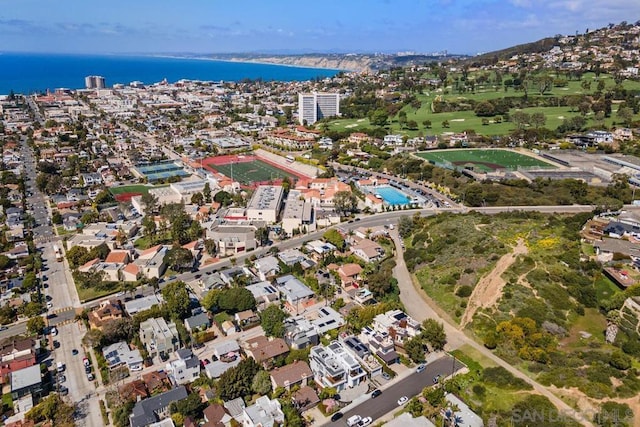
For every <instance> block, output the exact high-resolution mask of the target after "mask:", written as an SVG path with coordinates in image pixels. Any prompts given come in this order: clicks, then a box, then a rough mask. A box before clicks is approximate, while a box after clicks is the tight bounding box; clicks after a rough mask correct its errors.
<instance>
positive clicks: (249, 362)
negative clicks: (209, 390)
mask: <svg viewBox="0 0 640 427" xmlns="http://www.w3.org/2000/svg"><path fill="white" fill-rule="evenodd" d="M259 370H260V367H259V366H258V364H257V363H256V361H255V360H253V358H251V357H248V358H246V359H244V360H243V361H242V362H240V363H239V364H238V365H237V366H234V367H233V368H231V369H228V370H227V371H226V372H224V373H223V374H222V375H221V376H220V379H219V380H218V396H219V397H220V399H222V400H224V401H228V400H233V399H235V398H237V397H244V396H250V395H251V391H252V388H251V386H252V385H253V378H254V377H255V376H256V374H257V373H258V371H259Z"/></svg>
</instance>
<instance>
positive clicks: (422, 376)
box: [324, 355, 464, 427]
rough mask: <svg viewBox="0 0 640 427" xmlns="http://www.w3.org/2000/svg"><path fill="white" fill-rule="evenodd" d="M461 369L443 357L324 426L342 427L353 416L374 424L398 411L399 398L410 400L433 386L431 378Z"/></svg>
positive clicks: (368, 398)
mask: <svg viewBox="0 0 640 427" xmlns="http://www.w3.org/2000/svg"><path fill="white" fill-rule="evenodd" d="M462 367H464V365H462V364H461V363H460V362H458V361H457V360H454V359H453V358H452V357H451V356H448V355H447V356H443V357H441V358H439V359H437V360H434V361H433V362H431V363H429V364H427V367H426V368H425V370H424V371H422V372H420V373H417V372H415V370H413V371H412V373H411V374H410V375H409V376H407V377H405V378H403V379H402V380H401V381H398V382H395V383H393V384H392V385H390V386H388V387H386V388H385V387H382V388H381V390H382V394H381V395H380V396H378V397H376V398H371V395H370V394H369V395H368V396H367V397H365V398H364V401H363V402H362V403H359V404H357V405H356V406H354V407H351V408H350V409H348V410H347V411H344V412H343V413H344V416H343V417H342V419H340V420H338V421H335V422H328V423H325V424H324V425H325V426H341V427H342V426H344V425H345V423H346V420H347V419H348V418H349V417H351V416H353V415H360V416H361V417H371V418H372V419H373V420H374V422H375V420H377V419H378V418H381V417H382V416H384V415H386V414H387V413H389V412H391V411H394V410H396V409H398V399H399V398H400V397H402V396H407V397H409V398H411V397H413V396H416V395H417V394H419V393H420V392H421V391H422V389H423V388H425V387H426V386H430V385H433V378H434V377H435V376H436V375H440V376H442V377H447V376H449V375H451V374H452V372H455V371H458V370H459V369H461V368H462Z"/></svg>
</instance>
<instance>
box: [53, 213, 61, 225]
mask: <svg viewBox="0 0 640 427" xmlns="http://www.w3.org/2000/svg"><path fill="white" fill-rule="evenodd" d="M62 221H63V219H62V215H61V214H60V212H58V211H54V212H53V214H52V215H51V222H52V223H54V224H56V225H60V224H62Z"/></svg>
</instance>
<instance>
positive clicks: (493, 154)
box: [416, 149, 555, 172]
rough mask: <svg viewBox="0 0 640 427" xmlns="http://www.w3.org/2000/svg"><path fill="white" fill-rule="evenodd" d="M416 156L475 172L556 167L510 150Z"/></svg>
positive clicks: (422, 153)
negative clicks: (470, 167)
mask: <svg viewBox="0 0 640 427" xmlns="http://www.w3.org/2000/svg"><path fill="white" fill-rule="evenodd" d="M416 156H418V157H421V158H423V159H425V160H428V161H429V162H431V163H434V164H444V165H449V164H450V165H452V166H458V167H468V166H472V167H473V169H474V170H478V171H485V172H490V171H493V170H497V169H507V170H517V169H518V167H540V168H549V169H555V166H554V165H552V164H550V163H547V162H545V161H542V160H540V159H537V158H535V157H531V156H527V155H525V154H520V153H516V152H514V151H510V150H499V149H488V150H478V149H470V150H466V149H462V150H438V151H428V152H421V153H416Z"/></svg>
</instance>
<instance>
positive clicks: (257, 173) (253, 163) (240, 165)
mask: <svg viewBox="0 0 640 427" xmlns="http://www.w3.org/2000/svg"><path fill="white" fill-rule="evenodd" d="M205 165H206V166H207V167H209V168H211V169H213V170H214V171H216V172H220V173H221V174H223V175H225V176H227V177H229V178H232V179H233V180H234V181H238V182H239V183H240V184H241V185H252V184H257V183H268V182H274V183H275V182H279V181H282V180H283V179H284V178H285V177H289V178H293V177H294V175H293V174H290V173H288V172H286V171H284V170H282V169H279V168H277V167H275V166H272V165H270V164H268V163H265V162H263V161H262V160H258V159H255V158H253V159H252V160H249V161H241V162H237V163H235V162H232V163H226V164H214V163H206V164H205Z"/></svg>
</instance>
